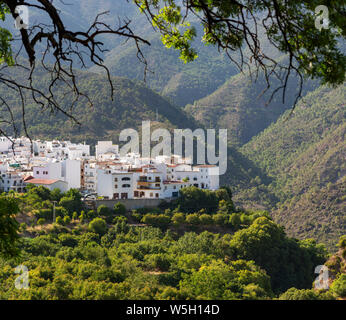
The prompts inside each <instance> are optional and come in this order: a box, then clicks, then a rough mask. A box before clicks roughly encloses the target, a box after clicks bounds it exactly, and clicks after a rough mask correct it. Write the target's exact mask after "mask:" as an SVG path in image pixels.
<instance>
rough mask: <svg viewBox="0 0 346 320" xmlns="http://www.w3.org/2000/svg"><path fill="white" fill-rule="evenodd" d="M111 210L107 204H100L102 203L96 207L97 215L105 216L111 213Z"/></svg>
mask: <svg viewBox="0 0 346 320" xmlns="http://www.w3.org/2000/svg"><path fill="white" fill-rule="evenodd" d="M111 213H112V212H111V210H110V209H109V208H108V207H107V206H105V205H104V204H102V205H100V206H99V207H98V208H97V214H98V215H99V216H105V217H107V216H109V215H111Z"/></svg>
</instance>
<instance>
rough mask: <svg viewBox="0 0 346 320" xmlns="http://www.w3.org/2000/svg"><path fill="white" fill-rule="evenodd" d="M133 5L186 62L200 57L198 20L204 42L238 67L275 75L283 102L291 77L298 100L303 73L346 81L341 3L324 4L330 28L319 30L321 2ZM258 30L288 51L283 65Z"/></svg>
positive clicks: (170, 0)
mask: <svg viewBox="0 0 346 320" xmlns="http://www.w3.org/2000/svg"><path fill="white" fill-rule="evenodd" d="M135 3H136V4H137V6H138V7H139V8H140V10H141V11H142V12H144V13H145V14H146V16H147V17H148V19H149V20H150V22H151V24H152V26H153V27H154V28H156V30H158V31H159V32H160V33H161V35H162V42H163V44H164V45H165V46H166V47H168V48H170V47H173V48H175V49H177V50H179V51H180V53H181V55H180V58H181V59H182V60H183V61H184V62H189V61H192V60H194V59H196V58H197V56H198V55H197V52H196V50H195V49H193V48H192V43H193V40H195V39H196V37H197V32H196V29H195V27H194V26H193V25H192V21H193V20H197V21H198V22H199V24H200V25H201V26H202V27H203V34H202V41H203V42H205V43H206V44H211V45H216V46H217V47H218V48H219V49H220V50H223V51H225V52H226V54H227V55H228V57H229V58H230V60H231V61H232V62H233V63H235V64H236V65H237V66H238V67H239V69H240V70H243V68H245V67H247V68H249V69H250V72H251V69H252V71H254V73H255V74H256V73H257V75H258V72H259V71H262V72H263V73H264V74H265V78H266V81H267V85H268V87H269V86H270V82H269V79H270V77H271V76H275V77H277V78H278V79H279V80H280V82H281V85H280V86H279V87H278V88H276V89H275V90H274V92H273V94H275V93H276V92H277V91H279V90H281V89H282V90H283V92H282V94H283V100H284V99H285V94H286V92H285V89H286V85H287V81H288V78H289V77H290V76H292V75H296V76H297V77H298V79H299V85H300V91H299V93H298V95H297V98H296V102H297V100H298V98H299V97H300V95H301V89H302V84H303V77H304V76H308V77H310V78H319V79H321V82H322V83H328V84H332V85H337V84H341V83H343V81H344V80H345V67H346V57H345V55H344V54H343V52H342V50H340V48H338V44H337V43H338V41H337V40H338V39H340V38H343V39H344V38H345V36H346V27H345V24H344V20H343V19H344V15H345V7H344V4H343V2H342V1H333V2H330V1H329V2H328V4H327V5H328V11H329V27H328V28H326V29H322V30H319V28H317V27H316V26H315V21H316V18H317V16H316V14H315V9H316V7H317V6H319V5H320V4H321V2H320V1H319V0H312V1H311V0H309V1H297V0H293V1H280V0H274V1H255V2H254V1H251V0H244V1H229V0H208V1H206V0H185V1H183V2H182V4H180V2H179V1H176V0H163V1H157V0H135ZM260 32H264V33H265V35H266V37H267V40H268V41H269V43H270V45H272V46H273V47H275V48H276V49H277V50H279V51H281V52H282V53H284V54H286V55H287V59H286V60H285V63H284V64H282V63H279V62H278V61H275V60H274V59H273V57H272V56H270V55H267V54H266V50H265V43H263V41H261V40H260ZM236 52H237V53H238V54H236ZM278 72H281V73H282V74H283V75H282V76H280V75H278Z"/></svg>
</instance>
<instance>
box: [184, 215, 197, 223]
mask: <svg viewBox="0 0 346 320" xmlns="http://www.w3.org/2000/svg"><path fill="white" fill-rule="evenodd" d="M186 222H187V223H189V224H194V225H198V224H199V217H198V214H197V213H192V214H188V215H187V216H186Z"/></svg>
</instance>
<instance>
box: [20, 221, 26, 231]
mask: <svg viewBox="0 0 346 320" xmlns="http://www.w3.org/2000/svg"><path fill="white" fill-rule="evenodd" d="M26 228H27V224H26V223H25V222H22V223H21V224H20V226H19V229H20V231H21V232H25V230H26Z"/></svg>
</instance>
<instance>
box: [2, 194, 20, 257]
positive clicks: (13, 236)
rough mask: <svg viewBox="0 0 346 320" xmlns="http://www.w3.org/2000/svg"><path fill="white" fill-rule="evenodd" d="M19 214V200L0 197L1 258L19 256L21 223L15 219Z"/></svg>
mask: <svg viewBox="0 0 346 320" xmlns="http://www.w3.org/2000/svg"><path fill="white" fill-rule="evenodd" d="M18 212H19V207H18V201H17V199H15V198H12V197H11V198H10V197H7V196H3V195H1V196H0V256H4V257H13V256H17V255H18V254H19V248H18V245H19V234H18V232H19V223H18V222H17V220H16V218H15V215H16V214H17V213H18Z"/></svg>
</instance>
